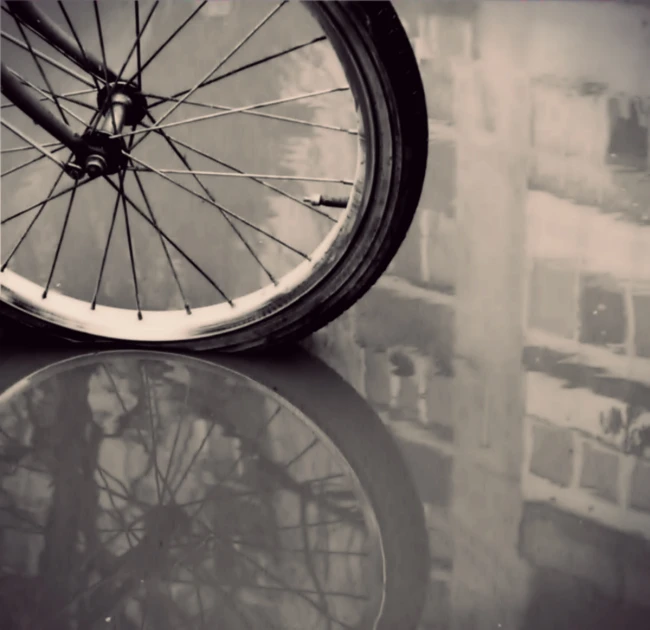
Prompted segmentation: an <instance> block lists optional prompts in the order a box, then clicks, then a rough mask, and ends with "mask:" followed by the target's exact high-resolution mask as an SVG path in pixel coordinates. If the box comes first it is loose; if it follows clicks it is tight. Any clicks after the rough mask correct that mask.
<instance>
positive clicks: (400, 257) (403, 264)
mask: <svg viewBox="0 0 650 630" xmlns="http://www.w3.org/2000/svg"><path fill="white" fill-rule="evenodd" d="M418 219H419V217H418V216H417V215H416V217H415V219H414V221H413V223H411V227H410V228H409V231H408V233H407V235H406V238H405V239H404V242H403V243H402V245H401V247H400V249H399V251H398V252H397V255H396V256H395V258H394V259H393V262H392V265H391V273H392V274H394V275H396V276H397V277H399V278H403V279H404V280H408V281H409V282H412V283H414V284H420V283H421V282H422V253H421V247H422V237H421V231H420V222H419V220H418Z"/></svg>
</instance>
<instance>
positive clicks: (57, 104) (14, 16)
mask: <svg viewBox="0 0 650 630" xmlns="http://www.w3.org/2000/svg"><path fill="white" fill-rule="evenodd" d="M9 10H10V11H11V15H12V16H13V18H14V22H15V23H16V26H17V27H18V30H19V31H20V35H21V36H22V38H23V40H24V41H25V44H26V45H27V48H28V50H29V53H30V55H31V56H32V59H33V60H34V63H35V64H36V67H37V68H38V71H39V73H40V75H41V78H42V79H43V81H44V82H45V85H46V87H47V89H48V90H49V91H50V93H51V94H54V90H53V89H52V85H51V84H50V80H49V79H48V78H47V75H46V74H45V71H44V70H43V66H42V65H41V62H40V61H39V59H38V57H37V56H36V54H35V53H34V49H33V48H32V44H31V42H30V41H29V39H28V38H27V34H26V33H25V29H24V28H23V25H22V24H21V22H20V21H19V20H18V18H17V17H16V15H15V13H14V12H13V11H12V10H11V9H9ZM54 104H55V105H56V108H57V109H58V110H59V114H61V118H62V119H63V122H64V123H65V124H66V125H69V124H70V123H69V122H68V119H67V117H66V115H65V112H64V111H63V110H62V109H61V104H60V103H59V100H58V99H57V97H56V96H54Z"/></svg>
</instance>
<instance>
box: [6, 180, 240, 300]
mask: <svg viewBox="0 0 650 630" xmlns="http://www.w3.org/2000/svg"><path fill="white" fill-rule="evenodd" d="M104 179H105V180H106V181H107V182H108V183H109V184H110V185H111V186H112V187H113V188H114V189H115V190H119V188H118V187H117V184H115V182H113V181H111V180H110V179H109V178H108V177H104ZM88 181H90V180H88ZM124 198H125V199H126V201H127V203H128V204H129V205H130V206H131V207H132V208H133V209H134V210H135V211H136V212H137V213H138V214H139V215H140V216H141V217H142V218H143V219H144V220H145V221H146V222H147V223H148V224H149V225H150V226H151V227H153V228H154V230H156V232H158V234H160V236H162V237H163V238H164V239H165V241H167V242H168V243H169V244H170V245H171V246H172V247H173V248H174V249H175V250H176V251H177V252H178V253H179V254H180V255H181V256H182V257H183V258H185V260H187V262H188V263H190V265H192V267H194V269H196V270H197V271H198V272H199V273H200V274H201V275H202V276H203V277H204V278H205V279H206V280H207V281H208V282H209V283H210V284H211V285H212V286H213V287H214V288H215V289H216V290H217V292H218V293H219V295H221V297H222V298H223V299H224V300H226V302H228V304H230V306H235V305H234V303H233V301H232V300H231V299H230V298H229V297H228V296H227V295H226V294H225V293H224V292H223V291H222V290H221V288H220V287H219V285H218V284H217V283H216V282H215V281H214V280H213V279H212V278H211V277H210V276H209V275H208V274H207V273H205V271H203V269H201V267H200V266H199V265H198V264H197V263H195V262H194V260H193V259H192V258H191V257H190V256H189V255H188V254H186V253H185V252H184V251H183V250H182V249H181V247H180V246H179V245H177V244H176V243H175V242H174V241H173V240H172V239H171V238H170V237H169V236H168V235H167V234H166V233H165V232H164V231H163V230H162V228H161V227H160V226H158V225H157V224H155V223H154V222H153V221H152V220H151V219H150V218H149V217H148V216H147V215H146V214H145V213H144V212H143V211H142V210H140V208H138V206H137V205H136V204H135V203H134V202H133V201H132V200H131V199H130V198H129V196H128V195H127V194H126V193H124ZM14 216H16V215H14Z"/></svg>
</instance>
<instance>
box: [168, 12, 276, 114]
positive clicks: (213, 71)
mask: <svg viewBox="0 0 650 630" xmlns="http://www.w3.org/2000/svg"><path fill="white" fill-rule="evenodd" d="M286 3H287V0H282V1H281V2H280V4H278V5H277V6H276V7H275V8H273V9H272V10H271V11H269V13H268V14H267V15H266V16H265V17H264V18H262V20H261V21H260V22H259V23H258V24H257V25H256V26H254V27H253V28H252V29H251V31H250V32H249V33H248V34H247V35H246V36H245V37H244V38H243V39H242V40H241V41H240V42H239V43H238V44H237V45H236V46H235V47H234V48H233V49H232V50H231V51H230V52H229V53H228V54H227V55H226V56H225V57H223V58H222V59H221V60H220V61H219V62H218V63H217V65H216V66H214V68H212V70H210V72H208V73H207V74H206V75H205V76H204V77H203V78H202V79H201V80H200V81H199V82H198V83H197V84H196V85H195V86H194V87H193V88H192V89H190V90H189V92H187V93H186V94H185V95H184V96H183V97H182V98H181V99H180V100H179V101H177V102H176V103H174V104H173V105H172V106H171V107H170V108H169V109H168V110H167V112H166V113H165V114H163V116H162V118H160V119H159V120H158V124H160V123H161V122H162V121H164V120H165V119H166V118H168V117H169V116H170V115H171V114H172V113H173V112H174V111H176V109H177V108H178V107H180V105H181V104H182V103H183V102H184V101H185V100H186V99H188V98H189V97H190V96H192V94H194V92H196V90H198V89H199V88H200V87H201V85H202V84H203V82H205V81H207V80H208V79H210V77H211V76H212V75H213V74H214V73H215V72H216V71H217V70H219V68H221V66H223V64H224V63H226V61H228V59H230V58H231V57H232V56H233V55H234V54H235V53H236V52H237V51H238V50H239V49H240V48H241V47H242V46H243V45H244V44H245V43H246V42H247V41H248V40H249V39H250V38H251V37H253V35H255V33H257V31H259V30H260V29H261V28H262V26H264V24H266V23H267V22H268V21H269V20H270V19H271V18H272V17H273V16H274V15H275V14H276V13H277V12H278V11H279V10H280V9H281V8H282V6H284V5H285V4H286Z"/></svg>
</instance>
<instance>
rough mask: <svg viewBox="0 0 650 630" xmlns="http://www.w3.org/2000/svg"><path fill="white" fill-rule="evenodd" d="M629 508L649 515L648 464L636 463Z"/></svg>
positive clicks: (649, 467)
mask: <svg viewBox="0 0 650 630" xmlns="http://www.w3.org/2000/svg"><path fill="white" fill-rule="evenodd" d="M630 507H631V508H633V509H635V510H640V511H642V512H648V513H650V464H649V463H646V462H643V461H641V460H638V461H637V464H636V467H635V469H634V473H633V474H632V486H631V488H630Z"/></svg>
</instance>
